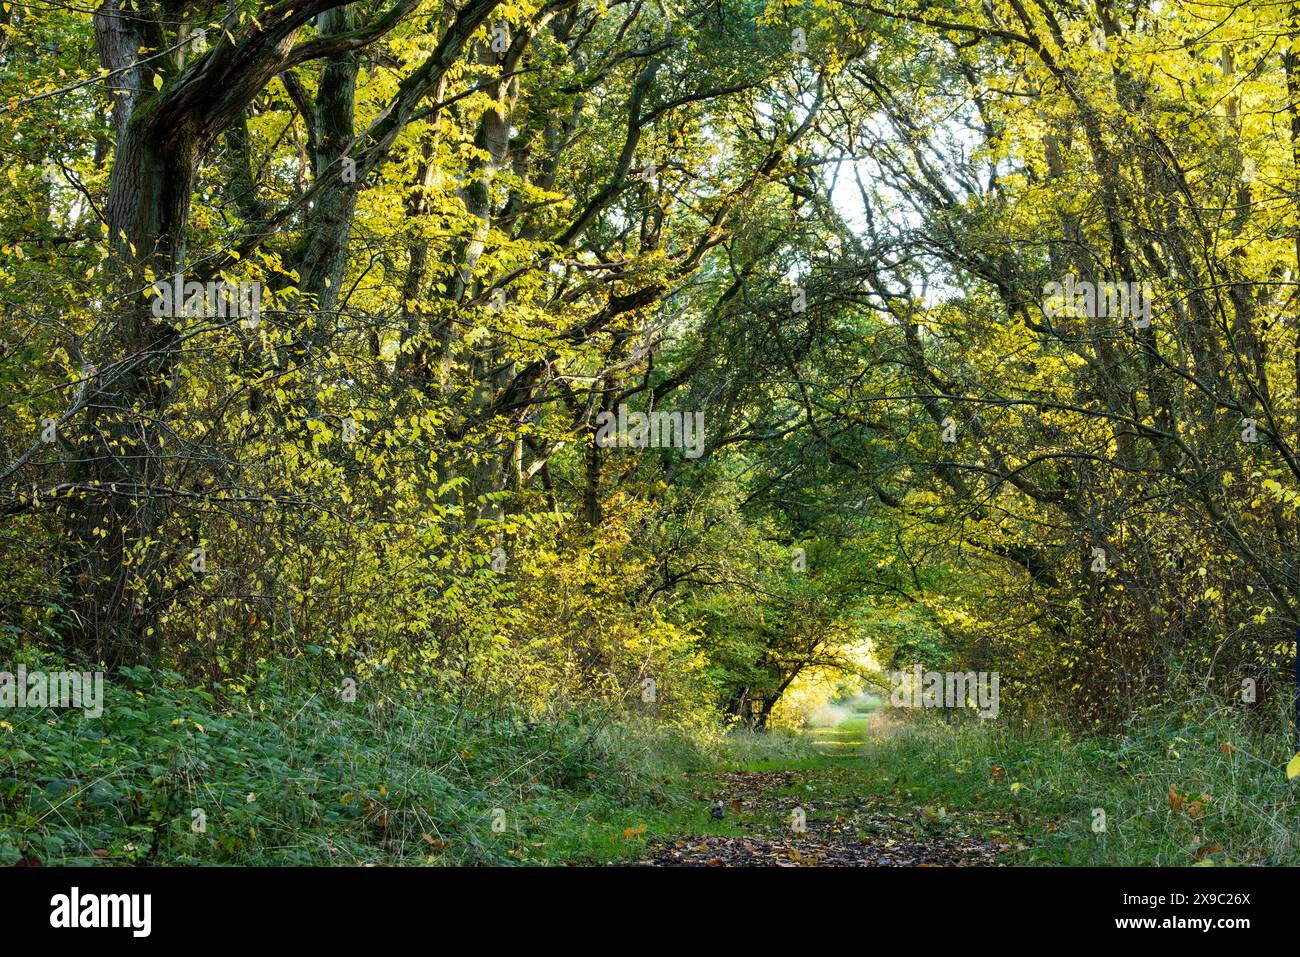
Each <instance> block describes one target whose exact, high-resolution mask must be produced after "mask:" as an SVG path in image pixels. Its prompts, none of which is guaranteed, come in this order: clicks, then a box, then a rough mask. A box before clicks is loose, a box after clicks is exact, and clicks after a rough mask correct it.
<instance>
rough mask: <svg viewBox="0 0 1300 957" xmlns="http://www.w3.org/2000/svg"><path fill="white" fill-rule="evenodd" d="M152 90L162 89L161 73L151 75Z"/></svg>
mask: <svg viewBox="0 0 1300 957" xmlns="http://www.w3.org/2000/svg"><path fill="white" fill-rule="evenodd" d="M153 88H154V89H155V90H161V89H162V74H161V73H155V74H154V75H153Z"/></svg>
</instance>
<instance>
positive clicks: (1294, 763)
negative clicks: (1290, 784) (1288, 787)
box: [1286, 754, 1300, 781]
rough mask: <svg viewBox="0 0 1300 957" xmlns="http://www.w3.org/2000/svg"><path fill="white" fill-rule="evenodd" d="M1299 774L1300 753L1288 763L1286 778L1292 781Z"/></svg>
mask: <svg viewBox="0 0 1300 957" xmlns="http://www.w3.org/2000/svg"><path fill="white" fill-rule="evenodd" d="M1297 774H1300V754H1297V755H1296V756H1295V757H1294V758H1292V759H1291V760H1290V761H1288V762H1287V763H1286V779H1287V780H1288V781H1290V780H1291V779H1292V778H1293V777H1295V776H1296V775H1297Z"/></svg>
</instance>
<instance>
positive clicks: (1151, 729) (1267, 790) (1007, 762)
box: [865, 701, 1300, 866]
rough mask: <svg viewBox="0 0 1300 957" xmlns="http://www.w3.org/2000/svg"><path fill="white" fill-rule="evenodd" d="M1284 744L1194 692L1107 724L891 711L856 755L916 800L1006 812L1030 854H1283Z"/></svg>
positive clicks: (1295, 854) (1294, 845) (1214, 859)
mask: <svg viewBox="0 0 1300 957" xmlns="http://www.w3.org/2000/svg"><path fill="white" fill-rule="evenodd" d="M1277 727H1281V728H1285V724H1282V723H1280V722H1279V724H1278V725H1277ZM1291 753H1292V752H1291V749H1290V740H1289V733H1288V732H1287V731H1285V730H1278V731H1273V732H1259V731H1255V730H1251V729H1250V728H1249V727H1248V726H1247V724H1246V722H1245V721H1244V720H1243V716H1242V714H1241V713H1240V712H1237V711H1233V710H1231V709H1224V708H1222V707H1217V706H1215V705H1214V704H1213V703H1211V702H1208V701H1200V702H1196V703H1194V704H1193V705H1191V706H1189V707H1187V708H1186V709H1184V711H1183V713H1182V714H1181V715H1179V716H1177V717H1163V718H1162V717H1156V716H1144V717H1141V718H1137V719H1134V720H1133V721H1131V722H1130V723H1129V724H1128V726H1127V727H1125V728H1124V729H1123V731H1122V732H1121V733H1119V734H1118V735H1115V736H1101V735H1087V734H1085V735H1080V734H1071V733H1067V732H1064V731H1060V730H1054V729H1050V728H1043V727H1035V728H1022V729H1017V730H1011V729H1008V728H1006V727H1004V726H998V725H996V724H993V723H983V724H975V723H971V724H962V725H957V726H950V725H946V724H943V723H940V722H931V721H906V722H898V723H896V724H894V725H893V727H892V730H891V731H890V733H888V734H886V735H884V736H883V737H881V738H880V739H879V741H878V742H877V745H876V747H874V748H871V749H868V751H867V754H866V758H865V761H866V763H867V766H868V770H869V773H870V774H874V775H875V776H876V777H877V779H878V780H879V781H881V782H882V783H887V784H888V785H890V786H891V787H893V788H894V789H897V790H898V791H900V792H902V793H905V794H907V793H910V794H912V795H913V796H914V797H916V798H918V799H923V800H927V801H934V802H940V803H941V802H949V803H950V804H953V805H959V804H962V803H967V804H973V805H984V806H989V807H993V808H996V809H998V810H1000V811H1004V812H1006V813H1008V814H1011V815H1014V816H1015V817H1016V819H1018V820H1021V821H1023V822H1024V823H1025V824H1026V826H1027V827H1028V828H1029V832H1030V833H1031V834H1032V835H1033V836H1034V838H1035V842H1034V846H1033V849H1032V850H1031V851H1030V852H1029V853H1028V855H1027V858H1028V860H1029V861H1032V862H1038V863H1057V864H1086V865H1137V866H1141V865H1188V864H1202V865H1227V864H1273V865H1295V864H1300V800H1298V799H1297V789H1298V788H1300V778H1298V779H1297V780H1296V781H1295V782H1294V783H1293V782H1291V781H1288V780H1287V778H1286V774H1285V766H1286V763H1287V761H1288V759H1289V758H1290V757H1291ZM1098 812H1100V813H1098ZM1102 815H1104V817H1103V816H1102Z"/></svg>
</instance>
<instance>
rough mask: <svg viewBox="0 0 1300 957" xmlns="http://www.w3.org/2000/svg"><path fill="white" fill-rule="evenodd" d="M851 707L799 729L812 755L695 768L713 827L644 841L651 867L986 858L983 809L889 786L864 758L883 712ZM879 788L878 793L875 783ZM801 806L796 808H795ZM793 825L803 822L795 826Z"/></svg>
mask: <svg viewBox="0 0 1300 957" xmlns="http://www.w3.org/2000/svg"><path fill="white" fill-rule="evenodd" d="M873 717H874V716H873V715H871V714H868V713H854V714H851V715H849V716H848V717H846V718H844V719H843V720H842V721H840V722H839V723H838V724H834V725H831V726H827V727H824V728H818V729H813V730H810V731H809V732H808V734H809V736H810V737H811V739H812V744H813V746H814V748H816V750H817V751H818V752H819V755H818V757H817V758H815V759H813V760H811V761H809V760H802V761H768V762H763V763H761V764H756V765H751V766H747V767H741V768H735V769H729V770H723V771H717V772H712V773H709V774H706V775H702V776H701V791H700V796H701V799H702V800H706V801H708V802H709V804H710V806H711V807H712V808H713V809H714V811H713V815H714V817H715V818H717V817H718V815H719V814H720V815H721V818H720V820H718V830H719V831H725V832H727V833H709V834H698V835H683V836H680V837H677V838H674V839H672V840H669V841H665V842H662V843H659V844H655V845H651V847H650V848H649V852H650V854H649V856H648V857H647V858H646V859H644V860H643V861H642V862H641V863H642V864H644V865H647V866H652V867H674V866H697V867H698V866H707V867H745V866H751V867H752V866H769V867H770V866H775V867H890V866H894V867H909V866H911V867H915V866H921V867H935V866H940V867H942V866H981V865H982V866H991V865H995V864H997V863H999V856H1000V855H1001V853H1002V852H1003V851H1004V847H1003V846H1002V845H1000V844H999V843H998V842H997V841H996V840H994V839H991V838H990V837H988V836H987V835H988V832H989V830H990V828H992V829H993V833H994V834H998V833H1005V832H999V831H998V830H997V828H998V826H999V825H1005V826H1007V827H1013V826H1014V825H1013V824H1012V823H1011V822H1009V821H1008V822H1003V821H999V820H990V819H989V818H988V815H987V814H982V815H976V814H973V813H963V812H962V811H960V810H954V809H951V808H942V807H939V808H935V807H931V806H925V807H922V806H919V805H917V804H916V803H915V802H914V801H912V800H910V798H909V797H908V796H907V795H905V794H900V793H889V792H888V791H887V790H886V789H885V788H882V785H885V786H886V787H887V785H888V781H887V780H886V781H882V780H881V779H880V777H879V775H878V773H877V774H873V773H872V770H871V769H870V768H869V763H868V762H867V761H866V760H865V755H866V753H867V749H870V748H871V747H873V744H872V742H873V739H874V738H875V737H876V736H877V735H880V734H887V733H888V729H887V728H886V727H884V725H883V722H881V721H878V720H873ZM882 792H883V793H882ZM800 811H802V814H800ZM800 825H802V826H800Z"/></svg>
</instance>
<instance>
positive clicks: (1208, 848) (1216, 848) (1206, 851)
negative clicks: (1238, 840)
mask: <svg viewBox="0 0 1300 957" xmlns="http://www.w3.org/2000/svg"><path fill="white" fill-rule="evenodd" d="M1222 850H1223V845H1222V844H1220V843H1219V842H1218V841H1215V842H1214V843H1213V844H1206V845H1204V846H1203V847H1198V848H1197V849H1196V855H1195V856H1196V859H1197V860H1198V861H1200V860H1204V859H1205V858H1207V857H1209V856H1210V855H1211V854H1218V853H1219V852H1220V851H1222Z"/></svg>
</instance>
